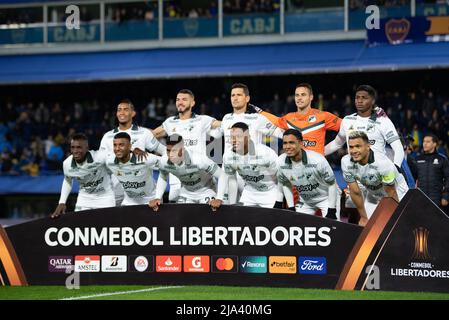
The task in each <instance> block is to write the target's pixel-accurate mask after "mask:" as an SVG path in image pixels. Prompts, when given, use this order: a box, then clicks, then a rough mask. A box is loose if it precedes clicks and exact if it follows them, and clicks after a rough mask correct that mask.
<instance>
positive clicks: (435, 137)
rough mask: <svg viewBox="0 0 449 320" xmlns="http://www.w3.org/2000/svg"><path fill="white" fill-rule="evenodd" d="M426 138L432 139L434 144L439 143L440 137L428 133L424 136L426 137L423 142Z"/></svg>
mask: <svg viewBox="0 0 449 320" xmlns="http://www.w3.org/2000/svg"><path fill="white" fill-rule="evenodd" d="M425 137H430V138H432V141H433V142H434V143H438V137H437V136H436V135H435V134H433V133H426V134H425V135H424V137H423V140H424V138H425Z"/></svg>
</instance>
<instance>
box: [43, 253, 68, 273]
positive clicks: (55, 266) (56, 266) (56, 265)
mask: <svg viewBox="0 0 449 320" xmlns="http://www.w3.org/2000/svg"><path fill="white" fill-rule="evenodd" d="M72 269H73V257H72V256H52V257H48V271H49V272H65V271H66V270H72Z"/></svg>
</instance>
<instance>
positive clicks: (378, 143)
mask: <svg viewBox="0 0 449 320" xmlns="http://www.w3.org/2000/svg"><path fill="white" fill-rule="evenodd" d="M352 131H362V132H365V133H366V134H367V136H368V139H369V143H370V146H371V149H372V150H373V151H375V152H380V153H382V154H386V151H385V145H386V144H391V143H392V142H394V141H396V140H399V135H398V132H397V131H396V128H395V126H394V124H393V122H391V120H390V118H388V117H387V116H382V117H377V116H376V114H373V115H372V116H371V117H366V118H364V117H361V116H359V115H358V114H357V113H354V114H351V115H349V116H346V117H344V118H343V120H342V122H341V125H340V131H339V132H338V135H339V137H340V138H342V139H344V140H346V144H347V145H348V146H349V144H348V139H349V135H350V134H351V132H352Z"/></svg>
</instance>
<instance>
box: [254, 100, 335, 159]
mask: <svg viewBox="0 0 449 320" xmlns="http://www.w3.org/2000/svg"><path fill="white" fill-rule="evenodd" d="M261 114H262V115H264V116H265V117H266V118H267V119H268V120H270V122H272V123H273V124H274V125H276V126H277V127H279V128H282V129H285V130H287V129H296V130H299V131H300V132H301V133H302V136H303V139H304V141H303V143H304V148H305V149H307V150H312V151H315V152H319V153H321V154H322V155H324V144H325V143H326V130H332V131H338V130H340V124H341V119H340V118H339V117H337V116H336V115H334V114H332V113H330V112H326V111H320V110H318V109H314V108H310V110H309V112H308V113H307V114H305V115H302V114H299V113H297V112H290V113H288V114H286V115H285V116H282V117H276V116H275V115H272V114H271V113H268V112H265V111H263V112H261Z"/></svg>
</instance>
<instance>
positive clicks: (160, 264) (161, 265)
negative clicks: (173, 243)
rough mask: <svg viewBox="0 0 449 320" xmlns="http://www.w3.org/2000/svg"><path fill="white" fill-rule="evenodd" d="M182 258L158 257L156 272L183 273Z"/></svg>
mask: <svg viewBox="0 0 449 320" xmlns="http://www.w3.org/2000/svg"><path fill="white" fill-rule="evenodd" d="M181 263H182V261H181V256H156V272H181Z"/></svg>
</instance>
